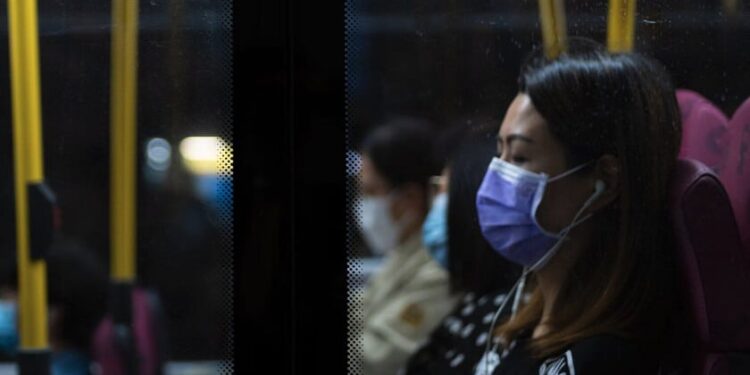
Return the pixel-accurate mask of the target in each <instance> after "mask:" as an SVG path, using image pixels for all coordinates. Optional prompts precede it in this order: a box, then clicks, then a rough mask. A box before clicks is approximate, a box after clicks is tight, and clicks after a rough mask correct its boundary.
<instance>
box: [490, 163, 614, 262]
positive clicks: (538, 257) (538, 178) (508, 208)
mask: <svg viewBox="0 0 750 375" xmlns="http://www.w3.org/2000/svg"><path fill="white" fill-rule="evenodd" d="M588 164H589V163H585V164H582V165H579V166H577V167H575V168H573V169H570V170H568V171H566V172H564V173H562V174H559V175H557V176H555V177H553V178H548V176H547V175H546V174H544V173H533V172H529V171H527V170H525V169H523V168H521V167H518V166H515V165H513V164H510V163H508V162H506V161H503V160H501V159H499V158H493V159H492V162H491V163H490V166H489V168H488V169H487V173H486V175H485V177H484V181H483V182H482V185H481V186H480V187H479V191H478V192H477V213H478V215H479V224H480V226H481V227H482V234H483V235H484V238H485V239H487V241H488V242H489V243H490V245H492V247H493V248H494V249H495V251H497V252H498V253H500V255H502V256H503V257H505V258H506V259H508V260H509V261H511V262H514V263H517V264H520V265H523V266H525V267H529V270H530V271H533V270H538V269H539V268H541V267H543V266H544V265H545V264H546V263H547V261H549V259H550V258H552V256H553V255H554V254H555V253H556V252H557V250H558V249H559V247H560V245H561V244H562V242H563V239H564V238H565V236H566V235H567V234H568V232H569V231H570V230H571V229H572V228H574V227H575V226H576V225H578V224H580V223H582V222H583V221H584V220H586V219H588V218H589V217H590V216H591V215H587V216H586V217H584V218H582V219H580V220H579V216H580V215H581V213H582V212H583V211H584V210H585V209H586V208H588V206H590V205H591V203H593V202H594V200H595V199H596V198H597V197H598V196H599V195H600V194H601V193H602V191H603V190H604V184H603V183H602V182H597V184H596V191H595V192H594V194H593V195H592V196H591V197H590V198H589V199H588V200H587V201H586V203H584V205H583V207H581V209H580V210H579V211H578V213H577V214H576V215H575V217H574V218H573V221H572V222H571V224H570V225H568V226H567V227H565V228H563V229H562V230H561V231H560V232H558V233H551V232H548V231H546V230H544V228H542V227H541V226H540V225H539V223H538V222H537V219H536V212H537V209H538V208H539V204H540V203H541V201H542V197H543V195H544V190H545V188H546V186H547V184H548V183H550V182H553V181H556V180H559V179H561V178H563V177H566V176H569V175H571V174H573V173H575V172H577V171H578V170H580V169H581V168H583V167H585V166H586V165H588Z"/></svg>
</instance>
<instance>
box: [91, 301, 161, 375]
mask: <svg viewBox="0 0 750 375" xmlns="http://www.w3.org/2000/svg"><path fill="white" fill-rule="evenodd" d="M162 329H163V324H162V322H160V321H159V317H158V314H157V312H156V310H155V308H154V301H153V299H150V298H149V294H148V292H147V291H146V290H143V289H142V288H137V287H136V288H134V289H133V337H134V343H135V346H136V352H137V357H138V367H137V368H138V372H137V373H138V374H140V375H159V374H161V373H162V371H163V369H162V366H163V364H164V361H165V358H163V357H164V351H165V348H164V347H163V346H164V345H163V342H162V339H161V338H160V337H159V336H160V334H161V333H160V330H162ZM92 351H93V356H94V358H93V360H94V362H96V363H97V364H98V365H99V367H100V369H101V373H102V374H106V375H128V374H127V373H126V368H125V361H124V358H122V355H121V353H120V351H119V350H118V348H117V343H116V340H115V331H114V324H113V321H112V318H111V317H110V316H107V317H105V318H104V319H103V320H102V322H101V323H100V324H99V327H98V328H97V330H96V332H95V334H94V340H93V348H92Z"/></svg>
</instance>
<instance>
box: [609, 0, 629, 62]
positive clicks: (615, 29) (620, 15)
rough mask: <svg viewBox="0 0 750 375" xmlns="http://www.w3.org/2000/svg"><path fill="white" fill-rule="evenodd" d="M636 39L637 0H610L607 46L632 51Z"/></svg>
mask: <svg viewBox="0 0 750 375" xmlns="http://www.w3.org/2000/svg"><path fill="white" fill-rule="evenodd" d="M634 39H635V0H610V1H609V18H608V19H607V48H608V49H609V51H610V52H615V53H617V52H630V51H632V50H633V42H634Z"/></svg>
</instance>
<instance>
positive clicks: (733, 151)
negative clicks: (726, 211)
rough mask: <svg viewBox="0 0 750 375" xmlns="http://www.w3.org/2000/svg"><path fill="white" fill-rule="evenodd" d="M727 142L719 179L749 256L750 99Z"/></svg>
mask: <svg viewBox="0 0 750 375" xmlns="http://www.w3.org/2000/svg"><path fill="white" fill-rule="evenodd" d="M729 138H730V141H731V142H730V144H729V147H728V149H729V150H728V153H727V160H726V166H725V168H723V169H722V171H721V174H720V176H721V181H722V183H723V184H724V186H725V187H726V189H727V194H729V199H730V200H731V202H732V208H733V209H734V215H735V217H736V218H737V225H738V226H739V228H740V235H741V237H742V243H743V244H744V247H745V251H747V252H750V99H747V100H745V102H744V103H742V105H741V106H740V107H739V108H738V109H737V111H736V112H735V113H734V116H733V117H732V121H731V123H730V125H729Z"/></svg>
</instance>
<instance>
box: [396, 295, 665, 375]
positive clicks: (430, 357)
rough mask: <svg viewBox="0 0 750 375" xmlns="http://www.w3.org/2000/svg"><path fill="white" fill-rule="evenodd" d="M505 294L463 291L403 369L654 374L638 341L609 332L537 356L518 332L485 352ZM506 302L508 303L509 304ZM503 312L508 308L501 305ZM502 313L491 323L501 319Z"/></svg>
mask: <svg viewBox="0 0 750 375" xmlns="http://www.w3.org/2000/svg"><path fill="white" fill-rule="evenodd" d="M505 298H506V294H505V293H504V292H503V293H495V294H489V295H483V296H475V295H473V294H471V293H469V294H467V295H466V296H465V298H464V299H463V300H462V301H461V303H460V304H459V305H458V307H457V308H456V309H455V310H454V311H453V312H452V313H451V314H450V315H448V317H446V318H445V320H444V321H443V322H442V324H441V325H440V326H439V327H438V328H437V329H436V330H435V331H433V332H432V334H431V336H430V339H429V341H428V342H427V343H426V344H425V345H423V346H422V347H421V348H420V349H419V350H418V351H417V352H416V353H415V354H414V355H412V356H411V358H410V359H409V362H408V363H407V366H406V368H405V369H404V371H403V373H405V374H408V375H422V374H431V375H441V374H470V375H531V374H533V375H563V374H565V375H576V374H578V375H588V374H628V375H630V374H656V373H657V368H658V361H656V360H655V359H653V358H651V357H649V356H648V355H647V354H646V353H644V352H643V351H642V350H641V349H640V348H639V347H638V345H636V344H635V343H633V342H630V341H628V340H625V339H622V338H619V337H616V336H613V335H596V336H592V337H589V338H587V339H585V340H581V341H579V342H577V343H575V344H573V345H571V346H570V347H569V348H567V349H566V350H564V351H563V352H562V353H560V354H559V355H555V356H551V357H549V358H545V359H543V360H539V359H535V358H533V357H532V356H531V355H530V353H529V351H528V350H527V343H528V340H529V339H530V336H531V331H530V330H529V331H527V332H524V333H522V334H520V335H519V336H518V338H517V339H516V340H514V341H513V342H511V343H510V345H509V346H508V348H507V349H504V348H503V347H502V346H501V345H499V344H498V340H497V339H493V341H492V342H491V343H490V350H489V351H487V353H485V349H486V347H487V339H488V333H489V329H490V324H491V323H492V317H493V316H494V314H495V312H496V310H497V308H498V307H499V306H500V304H502V302H503V300H504V299H505ZM510 302H512V301H509V304H510ZM504 310H508V311H509V310H510V306H506V307H505V309H504ZM507 315H508V314H505V313H504V314H502V315H501V316H500V317H499V318H498V320H497V323H496V326H497V325H499V324H500V323H502V322H503V321H504V318H507Z"/></svg>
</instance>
